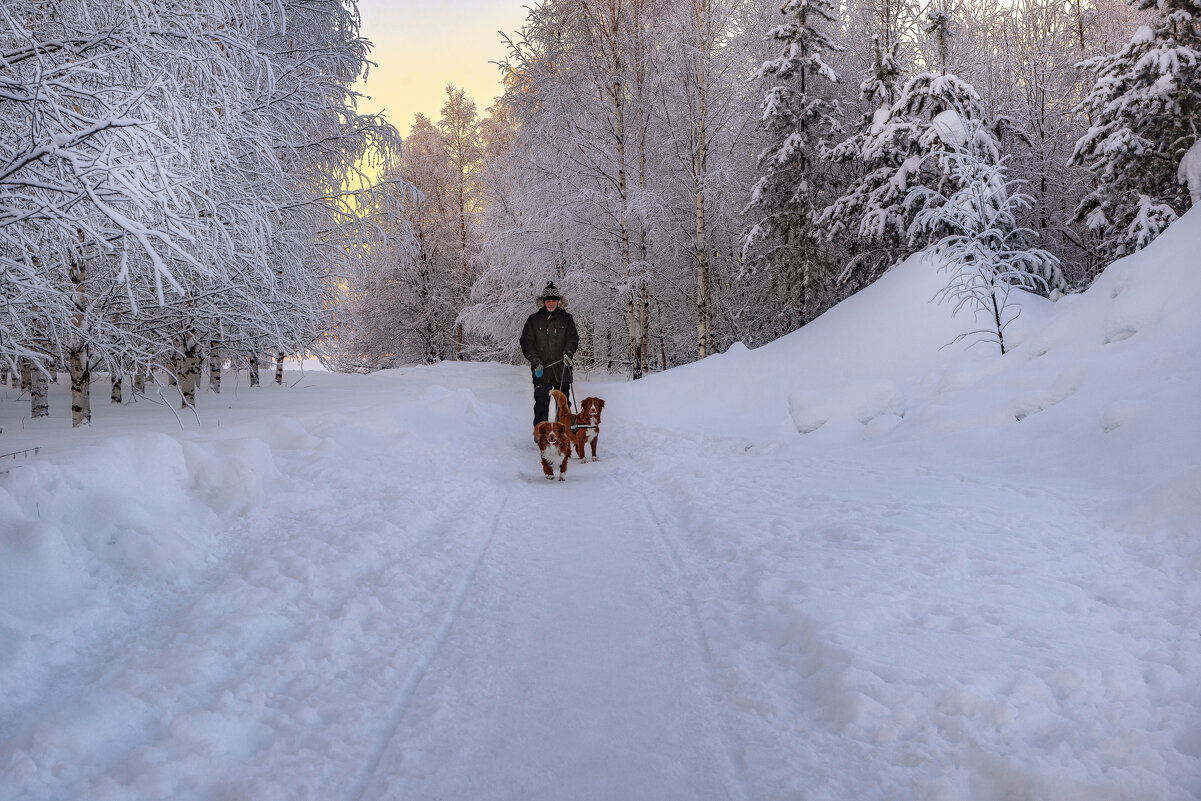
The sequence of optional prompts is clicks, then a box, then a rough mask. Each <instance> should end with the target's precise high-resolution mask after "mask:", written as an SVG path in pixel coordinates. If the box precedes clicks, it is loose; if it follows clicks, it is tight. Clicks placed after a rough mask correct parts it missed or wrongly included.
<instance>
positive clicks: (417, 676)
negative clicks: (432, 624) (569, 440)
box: [346, 491, 512, 801]
mask: <svg viewBox="0 0 1201 801" xmlns="http://www.w3.org/2000/svg"><path fill="white" fill-rule="evenodd" d="M511 494H512V491H508V492H506V493H505V495H504V497H503V498H501V501H500V503H499V504H497V507H496V511H495V512H494V513H493V515H492V523H491V525H490V526H489V527H488V535H487V536H486V537H484V541H483V544H482V545H481V546H480V549H479V552H478V553H477V554H476V556H475V559H474V560H473V561H472V564H471V567H470V568H469V569H468V571H467V573H466V575H465V576H464V577H463V580H462V581H461V582H460V583H459V586H458V587H457V588H456V590H455V594H454V597H453V599H452V600H451V603H450V607H449V608H448V609H447V611H446V615H445V617H443V619H442V623H441V624H440V625H439V626H438V630H437V632H436V633H435V635H434V641H433V644H432V645H431V646H430V648H429V650H428V651H427V652H426V654H425V656H423V657H422V658H421V661H419V662H418V663H417V664H416V665H415V666H414V667H413V671H412V673H410V674H409V679H408V681H406V682H405V684H404V686H403V687H402V688H401V691H400V697H399V698H398V699H397V702H396V706H395V707H393V709H392V712H391V714H390V715H389V719H388V720H389V723H388V727H387V730H386V732H385V734H384V736H383V737H382V738H380V741H379V743H378V745H377V747H376V749H375V753H374V754H372V756H371V759H370V761H369V762H368V765H367V770H366V772H365V773H364V775H363V776H362V778H361V779H360V781H359V783H358V785H357V786H356V787H355V788H354V790H353V791H352V792H351V793H350V795H348V796H347V797H346V798H347V801H362V799H363V798H364V797H365V796H366V793H367V791H368V790H369V789H370V788H371V784H372V781H373V780H374V779H375V776H376V774H377V773H378V771H379V766H380V764H381V763H382V762H383V759H384V756H385V755H386V754H387V753H388V749H389V747H390V746H391V745H392V741H393V740H394V739H395V737H396V732H397V730H398V729H399V728H400V724H401V723H402V722H403V721H404V717H405V713H406V712H407V711H408V708H409V703H410V702H411V701H412V699H413V693H414V692H416V690H417V687H418V686H419V685H420V684H421V680H422V679H423V678H425V674H426V671H428V670H429V667H430V664H432V663H433V661H434V659H435V657H437V655H438V652H439V651H440V650H441V649H442V646H443V645H444V644H445V643H446V639H447V637H448V636H449V634H450V630H451V628H452V627H453V626H454V623H455V620H456V619H457V618H458V617H459V613H460V611H461V610H462V608H463V601H464V600H465V599H466V598H467V594H468V593H469V592H470V590H471V585H472V583H473V582H474V581H475V577H476V575H477V574H478V573H479V570H480V566H481V565H482V564H483V563H484V559H485V558H486V557H487V555H488V549H489V548H491V547H492V540H493V539H495V537H496V532H497V530H498V529H499V528H500V521H501V518H502V516H503V514H504V510H505V506H506V505H507V504H508V502H509V496H510V495H511Z"/></svg>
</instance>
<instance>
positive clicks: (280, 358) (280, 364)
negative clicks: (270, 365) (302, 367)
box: [275, 353, 285, 386]
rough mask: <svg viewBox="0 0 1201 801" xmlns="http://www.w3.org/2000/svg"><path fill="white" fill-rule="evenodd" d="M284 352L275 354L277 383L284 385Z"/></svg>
mask: <svg viewBox="0 0 1201 801" xmlns="http://www.w3.org/2000/svg"><path fill="white" fill-rule="evenodd" d="M284 358H285V356H284V354H283V353H278V354H276V356H275V383H277V384H279V385H280V386H283V383H284Z"/></svg>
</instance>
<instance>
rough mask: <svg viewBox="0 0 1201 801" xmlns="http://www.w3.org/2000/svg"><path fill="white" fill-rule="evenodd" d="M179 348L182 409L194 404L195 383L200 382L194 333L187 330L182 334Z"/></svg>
mask: <svg viewBox="0 0 1201 801" xmlns="http://www.w3.org/2000/svg"><path fill="white" fill-rule="evenodd" d="M181 344H182V348H181V349H180V365H181V367H180V375H179V390H180V395H182V399H181V400H180V406H181V407H182V408H184V409H187V408H189V407H191V408H195V406H196V385H197V384H198V383H200V343H199V342H198V341H197V339H196V335H195V334H194V333H192V332H191V331H189V332H188V333H186V334H184V337H183V341H182V343H181Z"/></svg>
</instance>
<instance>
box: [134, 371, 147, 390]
mask: <svg viewBox="0 0 1201 801" xmlns="http://www.w3.org/2000/svg"><path fill="white" fill-rule="evenodd" d="M133 393H134V394H135V395H144V394H146V371H145V370H144V369H143V368H141V367H135V368H134V371H133Z"/></svg>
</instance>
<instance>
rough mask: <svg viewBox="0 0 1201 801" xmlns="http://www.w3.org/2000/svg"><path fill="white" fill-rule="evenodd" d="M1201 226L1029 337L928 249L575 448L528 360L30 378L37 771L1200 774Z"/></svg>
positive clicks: (577, 795)
mask: <svg viewBox="0 0 1201 801" xmlns="http://www.w3.org/2000/svg"><path fill="white" fill-rule="evenodd" d="M1199 252H1201V215H1199V212H1198V211H1197V210H1194V211H1193V212H1191V213H1190V214H1189V215H1187V216H1186V217H1184V218H1183V219H1182V220H1180V221H1179V222H1178V223H1177V224H1176V225H1175V226H1173V227H1172V229H1170V230H1169V231H1168V232H1167V233H1166V234H1164V235H1163V236H1162V237H1161V238H1160V239H1159V240H1158V241H1157V242H1156V243H1154V245H1152V246H1151V247H1149V248H1148V249H1147V250H1145V251H1144V252H1143V253H1140V254H1138V255H1136V256H1135V257H1131V258H1128V259H1125V260H1123V261H1121V262H1118V263H1116V264H1114V265H1113V266H1111V267H1110V269H1109V270H1108V271H1107V272H1106V273H1105V274H1104V275H1103V276H1102V277H1101V279H1100V280H1098V281H1097V283H1096V284H1095V285H1094V286H1093V287H1091V288H1090V289H1089V291H1088V292H1086V293H1084V294H1082V295H1080V296H1074V297H1069V298H1065V299H1063V300H1060V301H1059V302H1057V303H1054V304H1052V303H1049V302H1047V301H1043V300H1040V299H1037V298H1032V297H1024V298H1023V299H1022V300H1021V303H1022V315H1021V317H1020V318H1019V320H1018V322H1017V323H1015V324H1014V326H1013V327H1012V328H1011V329H1010V331H1009V332H1007V336H1008V337H1009V339H1010V344H1011V346H1012V348H1013V349H1012V352H1011V353H1009V354H1008V355H1006V356H1005V357H1004V358H1002V357H1000V356H999V354H998V353H997V350H996V347H995V345H991V344H986V343H981V344H977V345H975V346H972V347H969V342H963V343H960V344H955V345H948V344H947V343H949V342H951V341H952V340H953V339H954V338H955V337H956V336H957V335H958V334H960V333H962V332H963V331H964V330H965V329H966V328H970V327H972V324H971V322H970V321H965V320H962V319H953V318H951V317H950V316H949V312H948V310H947V309H946V308H945V307H939V306H936V305H932V304H931V303H930V302H929V301H930V299H931V298H932V297H933V296H934V295H935V294H936V292H937V290H938V288H939V287H940V285H941V283H942V282H943V281H944V280H945V276H943V275H942V274H940V273H938V271H937V270H936V269H935V268H934V267H933V266H932V265H931V264H929V263H926V262H924V261H922V260H920V259H914V260H911V261H910V262H909V263H906V264H904V265H901V266H899V267H897V268H896V269H894V270H893V271H892V272H891V273H889V274H888V275H887V276H885V278H884V279H882V280H881V281H880V282H879V283H878V284H876V285H875V286H873V287H870V288H869V289H867V290H865V291H864V292H862V293H860V294H859V295H858V296H856V297H854V298H852V299H851V300H849V301H848V302H846V303H844V304H842V305H841V306H839V307H838V308H836V309H834V310H832V311H831V312H830V313H828V314H827V315H825V316H824V317H823V318H821V319H820V320H818V321H816V322H815V323H813V324H811V325H810V326H807V327H806V328H805V329H804V330H802V331H799V332H796V333H795V334H792V335H790V336H788V337H785V338H783V339H781V340H779V341H777V342H775V343H772V344H770V345H768V346H765V347H763V348H760V349H757V350H755V351H747V350H746V349H744V348H741V347H736V348H734V349H732V350H731V351H730V352H729V353H726V354H723V355H720V356H715V357H712V358H709V359H706V360H705V361H703V362H701V363H698V364H694V365H690V366H688V367H684V368H679V369H676V370H672V371H669V372H668V373H665V374H662V375H658V376H652V377H649V378H647V379H646V380H644V381H640V382H637V383H633V384H629V383H621V382H604V381H591V382H586V383H583V384H581V386H579V387H578V388H577V389H578V390H579V391H580V392H579V394H581V395H584V394H598V395H601V396H602V397H605V398H606V400H607V406H606V410H605V411H606V414H605V423H604V425H603V427H602V432H601V438H600V449H599V451H600V455H601V457H602V460H601V461H600V462H598V463H594V464H579V463H578V462H573V463H572V464H571V466H570V467H569V470H568V474H567V481H566V482H565V483H563V484H557V483H554V484H552V483H550V482H546V481H544V480H542V478H541V471H540V469H539V467H538V459H537V454H536V453H535V450H534V446H533V442H532V440H531V439H530V437H529V430H528V425H529V406H530V392H529V388H528V385H527V378H526V373H525V372H524V371H523V370H521V369H519V368H511V367H504V366H498V365H473V364H443V365H438V366H436V367H433V368H423V369H405V370H398V371H390V372H387V373H381V374H377V375H372V376H343V375H331V374H325V373H313V372H307V373H303V374H302V373H300V372H289V374H288V379H289V382H290V384H291V386H290V387H289V388H286V389H283V388H277V387H273V386H267V387H263V388H260V389H256V390H254V391H250V390H249V389H248V388H246V387H245V386H241V387H236V388H235V387H229V386H227V388H226V391H225V392H224V393H223V394H222V395H220V396H214V395H211V394H208V395H204V396H202V398H201V401H200V407H201V408H200V411H199V417H198V419H197V418H194V417H192V416H190V415H183V416H182V417H181V418H180V419H179V421H177V420H176V417H175V415H174V414H173V413H172V412H171V411H170V410H169V409H168V408H166V407H165V406H155V405H154V404H152V403H150V402H149V401H146V400H142V401H139V402H138V403H137V404H131V405H127V406H124V407H120V408H109V407H107V406H101V405H99V404H97V408H96V423H95V425H94V426H93V428H92V429H90V430H87V431H71V430H70V429H69V428H68V426H69V422H68V421H67V420H66V419H64V418H66V416H67V415H66V414H65V413H64V412H63V410H64V409H65V408H66V401H65V398H64V397H63V395H62V393H63V392H64V391H65V388H64V387H58V388H56V390H55V391H56V392H58V393H59V394H58V395H56V396H54V397H53V398H52V400H53V401H54V403H55V405H56V407H55V412H56V413H57V414H58V417H56V418H53V419H51V420H48V421H37V422H36V423H35V422H33V421H29V420H27V419H23V417H24V416H25V415H27V410H28V403H27V400H26V399H21V398H19V397H18V393H16V392H15V391H14V390H11V389H10V390H4V391H0V398H3V403H0V424H2V425H3V426H4V429H5V430H4V434H3V435H0V444H2V447H0V452H3V453H8V452H10V451H18V450H21V449H25V448H31V447H39V448H41V451H40V453H39V454H38V455H36V456H30V455H22V456H18V457H10V458H8V459H6V460H4V462H3V464H2V465H0V470H3V475H2V476H0V510H2V515H0V799H5V800H7V799H39V800H40V799H76V798H88V799H159V798H161V799H168V798H171V799H180V798H186V799H207V798H213V799H218V798H219V799H231V798H239V799H240V798H246V799H256V801H257V800H258V799H277V798H278V799H289V800H291V799H321V800H322V801H326V800H327V799H343V798H345V799H360V798H361V799H381V798H395V799H416V798H420V799H435V798H437V799H467V798H470V799H485V798H489V799H492V798H495V799H502V798H503V799H539V798H546V799H552V798H555V799H557V798H573V799H583V798H589V799H640V798H645V799H667V798H680V799H709V798H714V799H724V798H736V799H747V800H748V801H749V800H750V799H756V800H758V799H810V800H811V801H813V800H816V799H829V800H830V801H835V800H836V799H837V800H839V801H844V800H846V799H856V801H860V800H861V799H879V800H880V801H886V800H887V801H895V799H998V801H999V800H1000V799H1047V800H1048V801H1052V800H1054V801H1070V800H1072V799H1079V800H1080V801H1085V800H1087V801H1095V800H1096V799H1104V800H1105V801H1116V800H1117V799H1129V800H1130V801H1135V799H1139V800H1140V801H1141V800H1142V799H1188V798H1197V797H1199V796H1201V637H1199V636H1198V631H1199V629H1201V582H1199V581H1198V579H1199V576H1198V573H1199V571H1201V524H1199V523H1198V521H1199V520H1201V457H1199V456H1198V453H1201V423H1198V420H1197V413H1196V406H1197V398H1198V397H1201V375H1199V374H1198V369H1197V367H1198V359H1197V348H1198V345H1201V315H1198V314H1197V313H1196V311H1195V310H1196V309H1197V308H1198V303H1201V270H1198V269H1197V264H1198V259H1197V255H1196V254H1197V253H1199ZM98 386H99V385H98Z"/></svg>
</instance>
